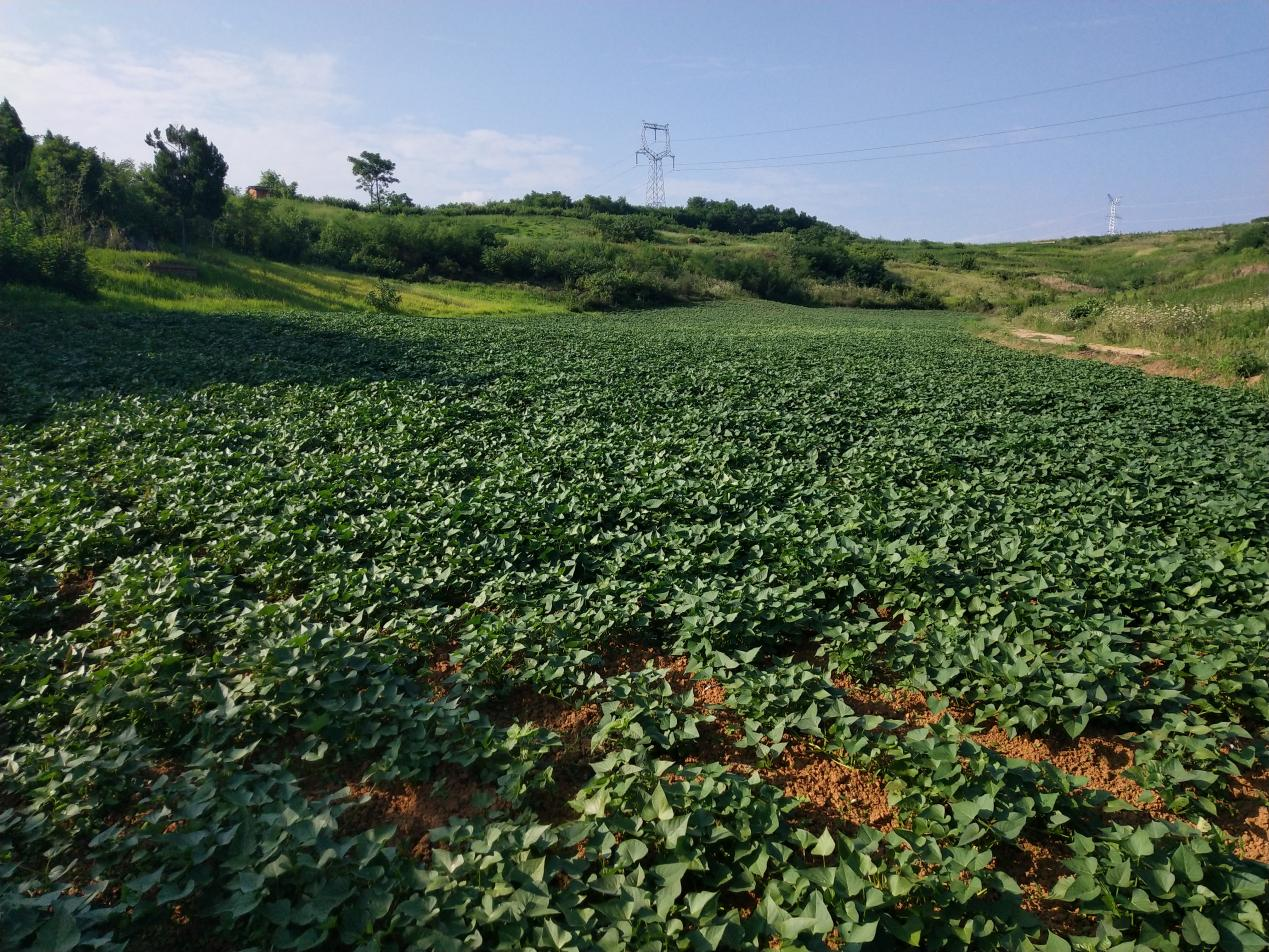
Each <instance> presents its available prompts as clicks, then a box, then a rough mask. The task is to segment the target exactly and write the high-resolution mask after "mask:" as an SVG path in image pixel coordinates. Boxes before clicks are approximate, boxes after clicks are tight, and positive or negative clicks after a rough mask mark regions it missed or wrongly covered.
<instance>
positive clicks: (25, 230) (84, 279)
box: [0, 209, 93, 296]
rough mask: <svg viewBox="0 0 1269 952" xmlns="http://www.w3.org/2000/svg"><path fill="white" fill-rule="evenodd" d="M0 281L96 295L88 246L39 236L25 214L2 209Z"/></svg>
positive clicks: (71, 237) (66, 238) (72, 238)
mask: <svg viewBox="0 0 1269 952" xmlns="http://www.w3.org/2000/svg"><path fill="white" fill-rule="evenodd" d="M0 281H14V282H22V283H26V284H38V285H42V286H44V287H49V288H56V289H57V290H59V291H68V292H70V293H71V294H76V295H81V296H83V295H89V294H91V293H92V292H93V276H92V271H91V269H90V268H89V267H88V250H87V248H86V247H85V246H84V242H83V241H82V240H81V239H80V238H78V237H76V236H74V235H67V234H53V235H39V234H36V231H35V226H34V225H33V224H32V223H31V219H30V218H29V217H27V216H26V215H24V214H23V213H22V212H18V211H13V210H12V209H0Z"/></svg>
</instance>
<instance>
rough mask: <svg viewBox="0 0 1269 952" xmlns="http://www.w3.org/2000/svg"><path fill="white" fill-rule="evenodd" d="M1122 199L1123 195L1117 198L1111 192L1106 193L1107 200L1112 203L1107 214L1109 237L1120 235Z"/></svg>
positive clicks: (1107, 232)
mask: <svg viewBox="0 0 1269 952" xmlns="http://www.w3.org/2000/svg"><path fill="white" fill-rule="evenodd" d="M1122 198H1123V196H1122V195H1120V196H1118V197H1116V196H1114V195H1111V194H1110V193H1109V192H1107V193H1106V200H1107V201H1108V202H1110V211H1108V212H1107V213H1106V234H1108V235H1117V234H1119V201H1120V199H1122Z"/></svg>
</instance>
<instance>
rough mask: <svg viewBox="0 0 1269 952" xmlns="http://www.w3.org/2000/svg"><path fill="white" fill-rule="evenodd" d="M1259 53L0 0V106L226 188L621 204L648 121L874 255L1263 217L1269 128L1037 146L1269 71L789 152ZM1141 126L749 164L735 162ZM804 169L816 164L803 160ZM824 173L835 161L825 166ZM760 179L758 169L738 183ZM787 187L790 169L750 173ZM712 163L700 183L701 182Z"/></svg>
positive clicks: (689, 11)
mask: <svg viewBox="0 0 1269 952" xmlns="http://www.w3.org/2000/svg"><path fill="white" fill-rule="evenodd" d="M1258 46H1269V2H1266V0H1231V2H1219V3H1218V2H1189V3H1180V2H1143V0H1123V2H1115V3H1109V2H1102V3H1091V2H1052V0H1046V2H1031V0H1026V2H1008V3H1006V2H1003V0H999V2H968V0H966V2H917V0H906V2H852V3H844V2H840V3H793V2H787V3H778V2H774V0H770V2H728V3H722V2H714V3H705V2H701V3H686V2H679V3H668V2H666V3H656V2H642V3H634V2H629V3H627V2H619V0H613V2H602V3H601V2H590V3H582V2H519V3H512V2H509V0H508V2H497V3H495V2H488V3H485V2H476V0H466V2H453V3H450V2H443V3H442V2H435V3H426V4H425V3H406V2H399V3H398V2H377V3H372V2H359V3H347V2H343V3H334V2H329V3H328V2H325V0H308V2H304V3H299V2H296V3H286V4H284V3H269V2H260V0H256V2H252V3H246V2H238V0H219V2H216V3H193V2H188V3H182V2H176V0H166V2H128V3H124V2H119V3H100V2H87V0H85V2H78V3H72V2H56V0H44V2H41V3H32V2H26V0H22V2H19V0H7V2H6V0H0V96H7V97H8V98H9V99H10V100H11V101H12V102H13V103H14V105H15V106H16V107H17V109H18V111H19V113H20V114H21V116H22V117H23V120H24V121H25V122H26V124H27V126H28V128H29V129H31V130H32V131H36V132H41V131H43V130H44V129H46V128H48V129H52V130H54V131H56V132H61V133H65V134H67V135H70V136H72V137H74V138H77V139H79V140H81V141H83V142H85V143H87V144H92V145H97V146H98V147H100V148H101V149H102V150H103V151H104V152H106V153H107V154H108V155H111V156H112V157H116V158H124V157H131V158H135V159H144V158H146V157H147V149H146V147H145V145H144V143H143V141H142V140H143V138H144V133H145V131H146V129H147V128H153V127H154V126H156V125H166V124H167V123H169V122H175V123H182V124H186V125H197V126H199V127H200V128H201V129H202V130H203V131H204V132H206V133H208V134H209V135H210V137H211V138H212V140H213V141H215V142H216V143H217V145H219V146H220V148H221V150H222V151H223V152H224V153H225V156H226V158H227V160H228V162H229V166H230V181H231V183H232V184H235V185H239V186H242V185H246V184H250V182H252V181H254V180H255V178H256V175H257V173H258V172H259V171H260V169H262V168H265V167H274V168H277V169H279V170H280V171H282V172H283V173H285V174H286V175H288V176H289V177H291V178H294V179H297V180H298V181H299V183H300V187H301V189H302V190H303V191H305V192H307V193H313V194H336V195H352V194H354V192H353V187H352V186H353V182H352V178H351V175H350V174H349V171H348V165H347V162H346V160H345V158H344V157H345V156H346V155H348V154H349V153H351V152H357V151H360V150H362V149H372V150H376V151H380V152H382V153H384V154H385V155H387V156H389V157H390V158H393V159H395V160H396V161H397V162H398V166H399V169H398V175H399V176H400V178H401V187H402V188H403V189H405V190H406V191H408V192H409V194H410V195H411V196H413V197H414V199H415V200H416V201H419V202H422V203H428V204H432V203H436V202H442V201H454V200H481V199H484V198H490V197H506V196H512V195H518V194H522V193H523V192H525V191H527V190H529V189H539V190H550V189H553V188H560V189H562V190H564V191H567V192H570V193H573V194H581V193H583V192H586V191H590V192H601V193H610V194H625V195H627V196H628V197H629V198H630V199H631V200H632V201H641V200H642V195H643V189H644V176H643V173H642V171H641V170H637V169H633V168H631V167H630V165H631V163H632V158H633V152H634V149H635V148H636V147H637V144H638V134H639V125H640V122H641V120H643V119H649V120H655V121H661V122H668V123H670V125H671V130H672V133H673V136H674V144H675V153H676V154H677V156H678V164H679V165H680V166H681V167H683V170H682V171H679V172H673V173H667V176H666V191H667V197H668V199H669V200H670V201H671V202H681V201H682V200H683V199H685V198H686V197H688V196H689V195H695V194H703V195H708V196H711V197H727V196H730V197H734V198H737V199H739V200H741V201H751V202H754V203H757V204H762V203H766V202H773V203H775V204H778V205H781V206H787V205H795V206H797V207H799V208H803V209H805V210H808V211H811V212H813V213H815V214H817V215H820V216H821V217H823V218H826V219H828V220H830V221H833V222H836V223H839V224H843V225H847V226H849V227H851V228H854V229H856V230H858V231H861V232H863V233H864V234H868V235H884V236H886V237H892V238H903V237H930V238H938V239H947V240H971V241H972V240H990V239H996V238H1000V239H1024V238H1033V237H1045V236H1051V235H1062V234H1081V233H1097V232H1099V231H1102V230H1104V228H1105V205H1106V193H1107V192H1115V193H1116V194H1121V195H1122V196H1123V204H1122V206H1121V216H1122V219H1123V224H1124V226H1125V227H1126V229H1128V230H1154V229H1161V228H1174V227H1188V226H1198V225H1206V224H1215V223H1218V222H1221V221H1239V220H1246V219H1247V218H1250V217H1253V216H1256V215H1264V214H1266V213H1269V111H1266V110H1265V109H1264V108H1261V109H1260V110H1259V111H1255V112H1244V113H1242V114H1239V115H1230V116H1224V117H1218V118H1208V119H1200V120H1197V121H1193V122H1185V123H1179V124H1175V125H1165V126H1156V127H1153V128H1145V129H1136V130H1130V131H1124V132H1118V133H1114V134H1107V135H1090V136H1083V137H1080V138H1072V139H1065V140H1061V141H1053V142H1043V143H1036V144H1032V145H1025V144H1020V145H1014V146H1008V147H1001V148H991V149H977V150H971V151H964V152H963V153H962V154H949V153H944V154H938V155H929V156H918V157H910V158H901V157H898V154H899V153H902V152H904V151H934V150H945V149H956V148H959V147H962V146H966V145H972V144H985V143H997V142H1005V141H1019V140H1025V139H1027V138H1032V137H1040V136H1045V135H1059V134H1069V133H1072V132H1089V131H1094V130H1100V129H1114V128H1119V127H1122V126H1125V125H1135V124H1141V123H1146V122H1158V121H1161V120H1171V119H1179V118H1188V117H1195V116H1203V115H1207V114H1211V113H1216V112H1227V111H1230V110H1235V109H1249V108H1253V107H1266V106H1269V93H1265V92H1257V93H1252V91H1254V90H1263V89H1265V88H1266V87H1269V52H1263V51H1262V52H1259V53H1256V54H1254V55H1247V56H1241V57H1237V58H1233V59H1227V60H1223V61H1219V62H1213V63H1207V64H1204V65H1201V66H1195V67H1192V68H1187V69H1178V70H1172V71H1167V72H1159V73H1154V74H1152V75H1149V76H1143V77H1138V78H1135V79H1128V80H1123V81H1118V82H1112V83H1105V84H1099V85H1094V86H1088V87H1085V88H1080V89H1074V90H1067V91H1064V92H1058V93H1052V94H1046V95H1040V96H1034V97H1027V98H1022V99H1016V100H1014V101H1011V102H1006V103H996V104H992V105H984V106H978V107H973V108H965V109H953V110H948V111H943V112H936V113H933V114H929V115H923V116H914V117H908V118H903V119H891V120H886V121H878V122H865V123H856V124H852V125H840V126H836V127H832V128H824V129H817V130H807V131H802V132H797V133H780V134H770V135H756V136H747V135H746V136H740V137H735V138H725V139H718V138H707V137H712V136H727V135H733V134H735V133H747V132H751V131H758V130H770V129H786V128H789V127H798V126H808V125H820V124H825V123H832V122H845V121H847V120H853V119H858V118H866V117H872V116H876V115H883V114H892V113H899V112H908V111H912V110H920V109H928V108H935V107H941V106H949V105H955V104H958V103H964V102H969V101H977V100H982V99H990V98H997V97H1000V96H1008V95H1011V94H1016V93H1022V92H1028V91H1032V90H1038V89H1044V88H1048V87H1054V86H1064V85H1069V84H1072V83H1080V82H1085V81H1088V80H1093V79H1100V78H1103V77H1109V76H1116V75H1121V74H1125V73H1133V72H1138V71H1143V70H1150V69H1154V68H1156V67H1161V66H1170V65H1173V64H1178V63H1185V62H1190V61H1193V60H1199V59H1203V58H1206V57H1214V56H1221V55H1223V54H1227V53H1231V52H1236V51H1241V50H1248V49H1251V48H1253V47H1258ZM1239 93H1249V95H1244V96H1238V97H1237V98H1229V99H1221V100H1219V101H1212V102H1208V103H1204V104H1195V105H1191V106H1184V107H1180V108H1176V109H1167V110H1159V111H1155V112H1149V113H1145V114H1142V115H1139V116H1133V117H1125V118H1119V119H1106V120H1101V121H1099V122H1092V123H1085V124H1078V125H1070V126H1062V127H1058V128H1055V129H1052V130H1049V131H1048V132H1047V133H1046V132H1032V133H1019V132H1014V133H1012V134H1010V135H1004V136H996V137H988V138H983V139H976V140H971V141H966V142H952V143H948V144H945V145H933V146H925V147H914V148H911V149H907V150H880V151H877V152H865V153H857V154H847V155H842V156H836V157H831V159H830V160H832V161H835V160H836V159H837V158H862V157H869V158H873V157H879V158H877V160H875V161H866V162H849V163H839V164H825V165H800V166H799V165H793V166H789V165H788V164H787V163H788V162H791V161H793V160H786V162H785V165H786V167H768V168H745V167H743V165H744V163H735V164H737V165H740V166H742V167H740V168H735V167H727V166H712V165H710V163H714V162H717V161H720V160H742V159H749V158H751V157H758V158H764V157H768V156H784V155H803V154H807V153H822V152H836V151H840V150H847V149H867V148H872V147H875V146H887V145H891V144H894V143H904V142H914V141H925V140H930V139H940V138H946V137H952V136H966V135H976V134H980V133H988V132H999V131H1008V130H1018V129H1020V128H1022V127H1028V126H1036V125H1042V124H1048V123H1060V122H1068V121H1070V120H1077V119H1084V118H1087V117H1091V116H1101V115H1107V114H1111V113H1123V112H1130V111H1134V110H1140V109H1152V108H1154V107H1158V106H1169V105H1172V104H1175V103H1184V102H1191V101H1193V100H1198V99H1205V98H1213V97H1223V96H1231V95H1232V94H1239ZM802 161H809V160H802ZM816 161H824V159H820V160H816ZM751 164H752V163H751ZM756 164H759V165H763V164H766V165H780V164H782V163H780V162H765V163H763V162H759V163H756ZM702 166H709V170H699V171H690V170H689V168H691V167H696V168H698V169H699V168H700V167H702Z"/></svg>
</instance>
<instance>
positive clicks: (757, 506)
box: [0, 303, 1269, 952]
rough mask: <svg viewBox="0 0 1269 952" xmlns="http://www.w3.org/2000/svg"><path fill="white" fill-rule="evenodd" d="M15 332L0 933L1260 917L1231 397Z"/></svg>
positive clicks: (2, 591) (689, 930) (1254, 458)
mask: <svg viewBox="0 0 1269 952" xmlns="http://www.w3.org/2000/svg"><path fill="white" fill-rule="evenodd" d="M0 344H3V348H4V351H5V356H4V358H3V361H2V363H3V369H0V375H2V376H0V401H2V404H0V946H3V947H4V948H15V949H39V950H59V952H62V950H69V949H75V948H97V949H103V950H111V949H122V948H125V947H126V948H128V949H131V950H146V949H174V948H180V949H182V950H189V952H197V950H210V949H216V950H222V949H223V950H228V949H248V948H254V949H310V948H322V949H335V948H359V949H368V950H397V949H400V950H404V949H440V950H447V949H471V948H483V949H509V950H510V949H522V948H545V949H569V950H592V949H603V950H621V949H647V950H669V949H690V950H698V949H699V950H704V949H715V948H769V947H776V948H782V949H891V948H902V947H917V948H927V949H1042V950H1046V952H1057V950H1065V949H1069V948H1088V949H1107V950H1111V949H1113V950H1131V949H1135V948H1148V949H1183V948H1195V949H1206V948H1214V947H1218V948H1222V949H1233V950H1256V949H1263V948H1265V947H1266V927H1265V923H1264V918H1263V916H1264V910H1265V908H1266V906H1267V905H1269V899H1267V897H1266V882H1267V880H1269V866H1266V865H1265V863H1267V862H1269V804H1267V803H1266V799H1265V798H1266V790H1269V779H1267V768H1269V652H1267V651H1266V643H1267V641H1269V631H1267V629H1269V407H1267V406H1266V405H1265V403H1264V401H1263V399H1259V398H1257V397H1255V396H1253V395H1249V394H1247V393H1235V392H1228V391H1220V390H1216V389H1211V388H1204V387H1199V386H1196V385H1193V384H1189V383H1185V382H1180V381H1173V380H1166V379H1151V378H1146V377H1143V376H1140V375H1138V374H1137V373H1135V372H1133V371H1128V370H1123V369H1119V368H1112V367H1106V366H1101V365H1096V364H1092V363H1086V362H1081V361H1061V360H1056V359H1048V358H1042V357H1034V356H1030V355H1025V354H1019V353H1014V352H1011V351H1008V350H1003V349H998V348H996V347H995V346H993V345H991V344H988V343H986V342H982V341H978V340H976V339H974V338H973V337H972V336H971V334H969V333H968V332H967V330H966V327H965V325H964V324H963V323H962V322H961V321H960V319H958V318H956V317H953V316H948V315H940V314H927V315H908V314H891V313H886V314H863V313H859V312H849V311H834V310H803V309H797V308H792V307H785V306H779V305H770V304H759V303H731V304H723V305H714V306H709V307H701V308H683V309H676V310H666V311H660V312H650V313H641V314H628V315H615V316H608V317H593V316H592V317H584V316H575V315H561V316H558V317H555V316H534V317H525V318H507V317H499V318H480V319H453V320H439V319H435V320H426V319H419V318H404V317H390V316H373V317H372V316H365V315H356V314H347V315H313V314H295V315H277V314H273V315H267V316H255V317H253V316H251V315H239V316H223V317H217V316H209V315H198V314H186V315H178V314H172V315H154V314H149V315H142V314H121V313H114V314H107V313H91V312H88V311H83V312H78V313H75V314H65V315H58V314H49V313H21V314H16V315H7V316H0Z"/></svg>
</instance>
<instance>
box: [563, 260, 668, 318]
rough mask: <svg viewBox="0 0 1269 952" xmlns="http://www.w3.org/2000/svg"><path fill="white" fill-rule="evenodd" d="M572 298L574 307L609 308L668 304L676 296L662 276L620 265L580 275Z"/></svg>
mask: <svg viewBox="0 0 1269 952" xmlns="http://www.w3.org/2000/svg"><path fill="white" fill-rule="evenodd" d="M569 297H570V300H569V305H570V306H571V307H572V308H573V310H576V311H607V310H611V309H613V308H621V307H631V308H635V307H652V306H654V305H657V304H667V303H669V302H670V301H673V300H674V299H675V297H676V295H675V293H674V291H673V289H672V288H671V287H670V285H669V283H668V282H667V281H666V279H665V278H664V277H663V276H662V275H658V274H655V273H647V272H637V271H627V270H625V269H624V268H616V269H613V270H611V271H601V272H597V273H595V274H586V275H582V276H581V277H579V278H577V279H576V280H574V281H573V282H572V283H571V284H570V287H569Z"/></svg>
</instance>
